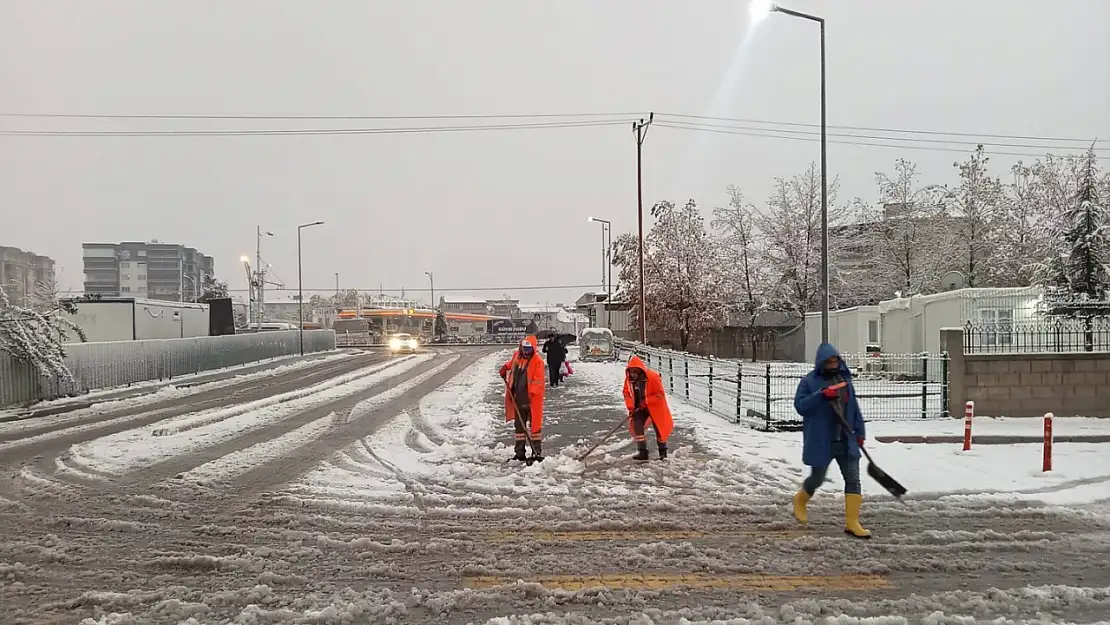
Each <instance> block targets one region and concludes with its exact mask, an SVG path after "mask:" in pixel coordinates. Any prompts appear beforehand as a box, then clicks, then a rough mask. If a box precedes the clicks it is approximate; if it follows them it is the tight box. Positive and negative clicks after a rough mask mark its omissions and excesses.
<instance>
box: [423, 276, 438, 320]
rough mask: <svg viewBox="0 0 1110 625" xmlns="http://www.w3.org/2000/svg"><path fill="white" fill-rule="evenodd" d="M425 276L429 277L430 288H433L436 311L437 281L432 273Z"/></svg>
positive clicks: (433, 306) (432, 296)
mask: <svg viewBox="0 0 1110 625" xmlns="http://www.w3.org/2000/svg"><path fill="white" fill-rule="evenodd" d="M424 275H426V276H428V286H429V287H431V289H430V290H431V292H432V294H431V299H432V310H433V311H434V310H436V279H435V276H433V275H432V272H430V271H425V272H424Z"/></svg>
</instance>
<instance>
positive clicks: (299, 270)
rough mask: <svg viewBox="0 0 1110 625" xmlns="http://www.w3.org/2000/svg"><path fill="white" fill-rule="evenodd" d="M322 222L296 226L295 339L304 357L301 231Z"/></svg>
mask: <svg viewBox="0 0 1110 625" xmlns="http://www.w3.org/2000/svg"><path fill="white" fill-rule="evenodd" d="M323 223H324V222H322V221H314V222H312V223H310V224H301V225H299V226H297V321H298V323H297V339H298V342H299V343H300V348H301V349H300V351H301V355H302V356H304V273H303V271H302V268H301V230H304V229H305V228H310V227H312V226H319V225H322V224H323Z"/></svg>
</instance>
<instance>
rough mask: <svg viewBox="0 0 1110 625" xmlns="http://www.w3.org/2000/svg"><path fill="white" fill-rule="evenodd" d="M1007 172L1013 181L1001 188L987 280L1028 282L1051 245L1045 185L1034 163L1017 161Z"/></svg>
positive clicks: (1006, 283)
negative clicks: (1000, 199)
mask: <svg viewBox="0 0 1110 625" xmlns="http://www.w3.org/2000/svg"><path fill="white" fill-rule="evenodd" d="M1010 174H1011V176H1012V181H1011V182H1010V184H1008V185H1006V186H1005V187H1004V189H1003V196H1002V204H1001V207H1000V213H999V228H998V232H997V233H996V237H995V239H994V241H993V243H992V247H993V249H994V254H993V257H994V262H993V263H991V267H990V273H991V276H992V277H991V280H990V282H991V283H992V284H993V285H995V286H1007V287H1017V286H1030V285H1031V284H1033V283H1034V281H1035V280H1036V276H1037V271H1038V266H1039V265H1040V263H1041V262H1042V260H1043V259H1044V258H1046V257H1047V255H1048V253H1049V252H1048V250H1049V248H1050V240H1049V235H1050V228H1049V222H1048V219H1047V216H1046V204H1045V197H1044V194H1045V185H1044V182H1043V181H1042V180H1041V178H1040V177H1039V176H1038V175H1037V168H1036V166H1035V165H1034V166H1029V165H1026V164H1025V163H1023V162H1021V161H1018V163H1017V164H1016V165H1014V166H1013V167H1011V168H1010Z"/></svg>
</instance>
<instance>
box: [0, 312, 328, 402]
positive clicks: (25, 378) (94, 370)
mask: <svg viewBox="0 0 1110 625" xmlns="http://www.w3.org/2000/svg"><path fill="white" fill-rule="evenodd" d="M335 348H336V345H335V333H334V332H332V331H331V330H306V331H305V333H304V351H305V353H306V354H307V353H315V352H325V351H331V350H334V349H335ZM65 352H66V366H67V367H68V368H69V371H70V373H72V374H73V378H74V380H73V382H67V381H64V380H58V379H51V378H44V377H42V376H40V375H38V374H37V373H36V371H35V369H34V368H33V367H31V365H30V364H28V363H25V362H19V361H16V360H15V359H13V358H12V357H11V356H10V355H9V354H5V353H0V406H10V405H14V404H28V403H31V402H36V401H43V400H49V399H56V398H58V397H65V396H72V395H81V394H83V393H87V392H89V391H91V390H94V389H101V388H112V387H116V386H125V385H128V384H135V383H137V382H147V381H151V380H165V379H170V378H174V377H178V376H182V375H187V374H191V373H200V372H202V371H211V370H213V369H222V368H224V367H232V366H236V365H244V364H247V363H251V362H257V361H260V360H266V359H269V358H278V357H281V356H291V355H294V354H298V353H300V340H299V336H298V332H297V331H296V330H291V331H275V332H258V333H255V334H237V335H231V336H203V337H196V338H185V339H154V340H146V341H113V342H105V343H73V344H71V345H66V346H65Z"/></svg>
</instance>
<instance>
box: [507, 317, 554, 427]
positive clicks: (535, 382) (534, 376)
mask: <svg viewBox="0 0 1110 625" xmlns="http://www.w3.org/2000/svg"><path fill="white" fill-rule="evenodd" d="M524 340H525V341H528V342H529V343H531V344H532V357H531V358H529V359H528V360H527V361H525V360H524V358H523V356H521V354H520V348H517V350H516V351H515V352H513V357H512V358H510V359H509V361H508V362H506V363H505V364H503V365H501V377H502V378H503V379H504V380H505V382H506V386H505V420H506V421H512V420H514V419H516V406H515V402H514V401H513V392H512V389H513V372H514V371H515V370H516V368H517V366H518V365H523V366H524V374H525V375H526V376H528V398H529V400H530V402H531V404H532V406H531V409H532V427H531V428H529V429H530V430H531V438H532V440H540V438H541V433H542V432H543V395H544V390H545V389H546V388H547V378H546V376H547V368H546V365H545V364H544V361H543V359H542V358H540V356H539V349H538V345H537V341H536V337H535V336H532V335H528V336H526V337H524Z"/></svg>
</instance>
